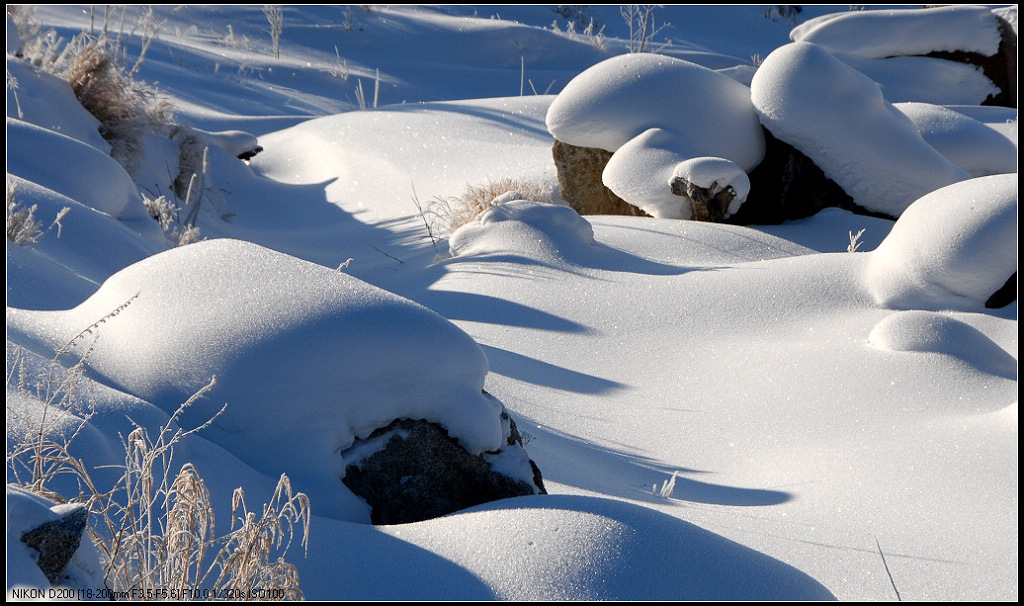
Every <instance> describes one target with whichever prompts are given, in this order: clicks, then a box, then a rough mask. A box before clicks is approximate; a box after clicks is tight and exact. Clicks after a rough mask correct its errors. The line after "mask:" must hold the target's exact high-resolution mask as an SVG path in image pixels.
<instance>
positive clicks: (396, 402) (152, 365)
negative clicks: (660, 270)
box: [7, 209, 572, 521]
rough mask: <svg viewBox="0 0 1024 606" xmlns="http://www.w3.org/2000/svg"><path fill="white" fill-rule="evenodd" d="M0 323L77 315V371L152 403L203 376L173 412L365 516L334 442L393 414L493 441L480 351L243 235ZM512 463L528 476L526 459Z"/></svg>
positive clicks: (347, 441)
mask: <svg viewBox="0 0 1024 606" xmlns="http://www.w3.org/2000/svg"><path fill="white" fill-rule="evenodd" d="M563 210H565V211H567V212H572V211H570V210H569V209H563ZM100 320H102V324H101V325H95V326H94V323H96V322H97V321H100ZM7 322H8V327H15V328H17V329H20V330H26V331H32V332H34V333H35V334H40V335H45V337H44V338H45V340H47V341H48V342H49V343H50V345H52V346H53V347H59V346H60V345H62V344H64V343H67V342H69V341H72V340H73V339H74V338H75V336H76V335H78V334H80V333H81V332H82V331H83V330H85V329H87V328H89V327H90V326H92V327H93V328H92V330H94V331H95V334H96V335H98V336H97V338H96V340H95V343H93V339H91V338H87V337H83V338H80V339H78V340H77V341H76V346H79V345H80V346H81V347H80V349H83V351H84V348H89V347H91V351H90V352H89V354H88V366H89V368H90V369H91V372H92V373H94V374H95V375H96V376H97V377H98V378H99V380H100V381H102V382H105V383H107V384H110V385H112V386H116V387H118V388H119V389H121V390H123V391H125V392H127V393H130V394H132V395H135V396H138V397H140V398H142V399H144V400H146V401H149V402H152V403H153V404H156V405H157V406H159V407H161V408H163V409H164V410H165V411H167V412H168V413H171V412H174V411H175V410H177V409H178V408H179V407H180V406H181V405H182V403H184V402H185V401H186V400H188V399H189V398H190V397H191V396H192V395H193V394H195V393H196V392H198V391H199V390H200V389H201V388H202V387H203V386H205V385H206V384H207V383H208V382H210V380H211V378H213V377H216V384H215V386H214V387H213V388H212V389H211V390H209V392H208V393H207V394H206V395H205V397H203V398H201V399H200V400H198V401H196V402H194V403H193V404H191V405H190V406H189V407H188V408H187V409H186V410H184V411H183V413H182V415H181V417H180V420H179V424H181V425H182V426H183V427H185V428H186V429H189V428H192V427H197V426H199V425H201V424H202V423H205V422H207V421H209V420H210V419H213V418H214V417H216V419H215V420H214V422H213V424H212V425H211V426H210V427H209V428H208V429H206V430H203V432H202V433H201V434H200V435H203V436H205V437H206V438H207V439H208V440H210V441H211V442H213V443H215V444H217V445H219V446H221V447H223V448H225V449H226V450H227V451H229V452H231V453H232V454H234V455H235V456H237V457H238V458H239V459H241V460H242V461H244V462H246V463H248V464H249V465H251V466H253V467H254V468H256V469H257V470H259V471H261V472H263V473H265V474H268V475H271V476H272V477H276V476H277V475H279V474H281V473H287V474H288V475H289V476H290V477H291V478H292V481H293V484H294V485H295V486H296V488H297V489H298V490H302V491H304V492H306V493H307V494H309V495H310V498H311V500H313V502H314V506H315V507H316V510H317V511H318V513H319V514H320V515H324V516H329V517H339V518H342V519H352V520H356V521H365V520H366V519H367V518H366V517H365V516H366V515H367V511H366V505H365V503H363V502H362V501H361V500H359V499H358V498H356V497H355V496H354V495H353V494H352V493H351V492H349V491H348V490H347V489H345V487H344V486H343V485H342V484H341V481H340V478H341V477H342V476H343V475H344V473H345V465H346V463H345V460H344V458H343V457H342V456H341V455H340V454H339V453H340V452H341V451H343V450H345V449H346V448H348V447H350V446H352V444H353V443H354V442H355V441H356V440H357V439H358V438H365V437H368V436H369V435H370V434H371V433H372V432H373V431H374V430H376V429H378V428H380V427H385V426H387V425H388V424H390V423H391V422H392V421H394V420H395V419H401V418H407V419H424V420H427V421H431V422H434V423H437V424H438V425H439V426H441V427H443V428H444V429H446V430H447V431H448V433H449V434H450V435H451V436H452V437H453V438H455V439H457V440H458V441H459V444H460V445H461V446H462V447H463V448H465V449H466V450H467V451H468V452H469V453H470V454H475V455H479V454H482V453H484V452H494V451H500V450H501V449H502V448H503V447H504V445H505V439H506V435H505V433H506V432H505V431H504V430H503V422H502V419H501V414H502V412H503V409H502V406H501V404H500V402H497V401H495V400H494V399H492V398H488V397H487V396H485V395H484V394H483V393H482V389H483V381H484V376H485V375H486V374H487V360H486V358H485V357H484V354H483V352H482V351H481V349H480V347H479V346H478V345H477V344H476V343H475V342H474V341H473V340H472V339H471V338H470V337H469V336H468V335H466V334H465V333H464V332H462V331H461V330H459V329H458V328H456V327H455V326H454V325H452V324H451V323H450V322H448V321H447V320H445V319H444V318H442V317H440V316H438V315H437V314H435V313H433V312H431V311H429V310H427V309H426V308H424V307H421V306H420V305H417V304H415V303H412V302H410V301H408V300H406V299H403V298H401V297H399V296H397V295H393V294H391V293H388V292H386V291H383V290H381V289H378V288H376V287H373V286H370V285H368V284H366V283H364V282H362V281H360V280H358V279H356V278H353V277H350V276H347V275H344V274H342V273H340V272H337V271H333V270H331V269H328V268H325V267H322V266H319V265H314V264H312V263H308V262H306V261H302V260H299V259H296V258H294V257H290V256H288V255H285V254H282V253H277V252H274V251H271V250H269V249H266V248H263V247H261V246H257V245H255V244H250V243H248V242H242V241H236V240H209V241H204V242H200V243H197V244H193V245H189V246H185V247H181V248H177V249H174V250H171V251H167V252H165V253H161V254H158V255H155V256H152V257H149V258H148V259H146V260H144V261H141V262H139V263H136V264H134V265H132V266H130V267H128V268H126V269H124V270H122V271H120V272H118V273H117V274H115V275H114V276H112V277H111V278H110V279H109V280H107V281H106V282H105V283H104V284H103V286H102V287H101V288H100V290H99V291H97V292H96V294H95V295H93V296H92V297H90V298H89V299H88V300H87V301H85V302H84V303H82V304H81V305H79V306H78V307H76V308H74V309H71V310H67V311H54V312H33V311H27V310H17V309H12V308H8V314H7ZM140 336H144V338H140ZM80 353H81V352H80ZM225 406H226V408H225V409H224V412H223V413H222V414H220V415H219V416H217V415H218V411H219V410H220V409H221V408H222V407H225ZM310 428H316V430H315V431H311V430H310ZM523 476H524V479H525V480H527V481H530V480H532V470H530V469H529V467H528V466H527V467H526V469H525V470H524V472H523Z"/></svg>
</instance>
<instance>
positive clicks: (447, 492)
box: [342, 413, 546, 524]
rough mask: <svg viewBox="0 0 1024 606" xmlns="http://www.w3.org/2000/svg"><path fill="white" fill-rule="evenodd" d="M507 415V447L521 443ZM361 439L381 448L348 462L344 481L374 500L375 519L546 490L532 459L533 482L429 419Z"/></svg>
mask: <svg viewBox="0 0 1024 606" xmlns="http://www.w3.org/2000/svg"><path fill="white" fill-rule="evenodd" d="M502 414H503V415H505V414H506V413H502ZM503 419H504V417H503ZM508 420H509V421H510V422H511V432H510V434H509V437H508V439H507V442H508V448H520V449H521V448H522V439H521V437H520V435H519V432H518V430H517V429H516V426H515V423H514V422H512V421H511V419H508ZM361 442H363V443H364V444H363V445H365V443H369V442H376V443H377V445H378V446H380V445H381V444H383V448H382V449H381V450H378V451H377V452H375V453H374V454H372V455H370V456H368V457H366V458H364V459H363V460H362V461H360V462H359V463H358V464H355V465H350V466H348V467H347V468H346V470H345V477H344V478H343V479H342V482H343V483H344V484H345V486H347V487H348V488H349V489H350V490H351V491H352V492H354V493H355V494H356V495H358V496H360V497H362V498H363V499H365V500H366V502H367V503H368V504H369V505H370V507H371V508H372V511H371V514H370V519H371V521H372V522H373V523H374V524H405V523H409V522H419V521H422V520H429V519H431V518H436V517H440V516H443V515H446V514H449V513H452V512H455V511H459V510H461V509H465V508H467V507H472V506H473V505H479V504H481V503H487V502H490V501H496V500H498V499H504V498H508V497H517V496H525V495H532V494H546V491H545V490H544V483H543V480H542V478H541V475H540V470H539V469H538V468H537V466H536V465H535V464H534V463H533V461H530V462H529V464H530V468H531V469H532V471H533V483H532V485H531V484H530V483H527V482H525V481H523V480H519V479H516V478H511V477H509V476H506V475H503V474H501V473H498V472H496V471H494V470H492V469H491V466H490V464H489V463H488V462H487V461H486V459H485V458H484V457H482V456H475V455H471V454H470V453H468V452H467V451H466V450H465V449H464V448H462V446H460V445H459V443H458V442H457V441H456V440H455V439H454V438H452V437H451V436H449V435H448V433H447V432H446V431H445V430H444V429H443V428H441V427H440V426H438V425H436V424H434V423H430V422H428V421H423V420H409V419H400V420H397V421H394V422H393V423H391V424H390V425H388V426H387V427H384V428H381V429H378V430H376V431H374V432H373V433H372V434H371V435H370V437H368V438H367V439H366V440H362V441H361Z"/></svg>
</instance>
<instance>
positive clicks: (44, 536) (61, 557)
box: [21, 505, 89, 585]
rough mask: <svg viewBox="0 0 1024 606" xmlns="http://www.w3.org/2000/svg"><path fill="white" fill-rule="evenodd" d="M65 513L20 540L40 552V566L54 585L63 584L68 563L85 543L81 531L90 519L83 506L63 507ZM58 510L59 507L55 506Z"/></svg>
mask: <svg viewBox="0 0 1024 606" xmlns="http://www.w3.org/2000/svg"><path fill="white" fill-rule="evenodd" d="M62 507H63V510H62V511H60V513H62V514H63V515H64V517H62V518H61V519H59V520H54V521H52V522H47V523H45V524H43V525H41V526H39V527H38V528H36V529H34V530H30V531H28V532H26V533H25V534H23V535H22V537H21V540H22V542H24V543H25V544H27V545H28V546H29V547H31V548H32V549H35V550H36V551H38V552H39V562H38V564H39V569H40V570H42V571H43V574H44V575H46V578H47V579H48V580H49V581H50V584H52V585H58V584H60V580H61V577H62V576H63V575H64V570H65V569H66V568H67V567H68V562H70V561H71V558H72V557H73V556H74V555H75V552H76V551H78V547H79V545H81V544H82V533H84V532H85V528H86V525H87V524H88V522H89V509H88V508H86V507H85V506H84V505H74V506H68V505H65V506H62ZM54 510H55V511H56V509H54Z"/></svg>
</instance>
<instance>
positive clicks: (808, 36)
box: [789, 6, 999, 59]
mask: <svg viewBox="0 0 1024 606" xmlns="http://www.w3.org/2000/svg"><path fill="white" fill-rule="evenodd" d="M789 36H790V39H791V40H793V41H794V42H811V43H813V44H817V45H818V46H820V47H822V48H824V49H826V50H828V51H830V52H832V53H849V54H853V55H859V56H861V57H869V58H872V59H883V58H885V57H898V56H901V55H927V54H928V53H930V52H933V51H958V50H959V51H971V52H976V53H981V54H985V55H993V54H995V53H996V51H998V50H999V26H998V20H997V18H996V15H995V14H994V13H993V12H992V11H991V10H990V9H988V8H985V7H982V6H943V7H936V8H927V9H919V10H908V9H892V10H870V11H849V12H837V13H830V14H828V15H822V16H820V17H817V18H814V19H810V20H808V21H805V22H804V23H801V24H800V25H798V26H796V27H794V28H793V30H792V31H791V32H790V35H789Z"/></svg>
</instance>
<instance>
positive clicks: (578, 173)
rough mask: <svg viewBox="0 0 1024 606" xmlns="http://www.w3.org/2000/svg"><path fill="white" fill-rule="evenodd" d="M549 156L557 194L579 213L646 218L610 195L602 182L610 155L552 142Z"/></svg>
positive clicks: (601, 150)
mask: <svg viewBox="0 0 1024 606" xmlns="http://www.w3.org/2000/svg"><path fill="white" fill-rule="evenodd" d="M551 155H552V156H553V157H554V159H555V168H556V169H557V171H558V194H559V196H560V197H561V198H562V199H563V200H565V201H566V202H567V203H568V204H569V206H570V207H572V209H573V210H575V211H576V212H578V213H579V214H581V215H629V216H633V217H646V216H648V215H647V213H645V212H644V211H642V210H640V209H639V208H637V207H635V206H633V205H632V204H630V203H629V202H626V201H625V200H623V199H622V198H620V197H618V196H616V195H615V194H614V193H612V190H610V189H608V188H607V187H605V185H604V182H603V181H602V180H601V174H602V173H603V172H604V167H605V166H607V165H608V160H610V159H611V157H612V152H610V151H607V150H604V149H599V148H596V147H578V146H576V145H570V144H568V143H563V142H562V141H559V140H558V139H555V145H554V147H553V148H552V149H551Z"/></svg>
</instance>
